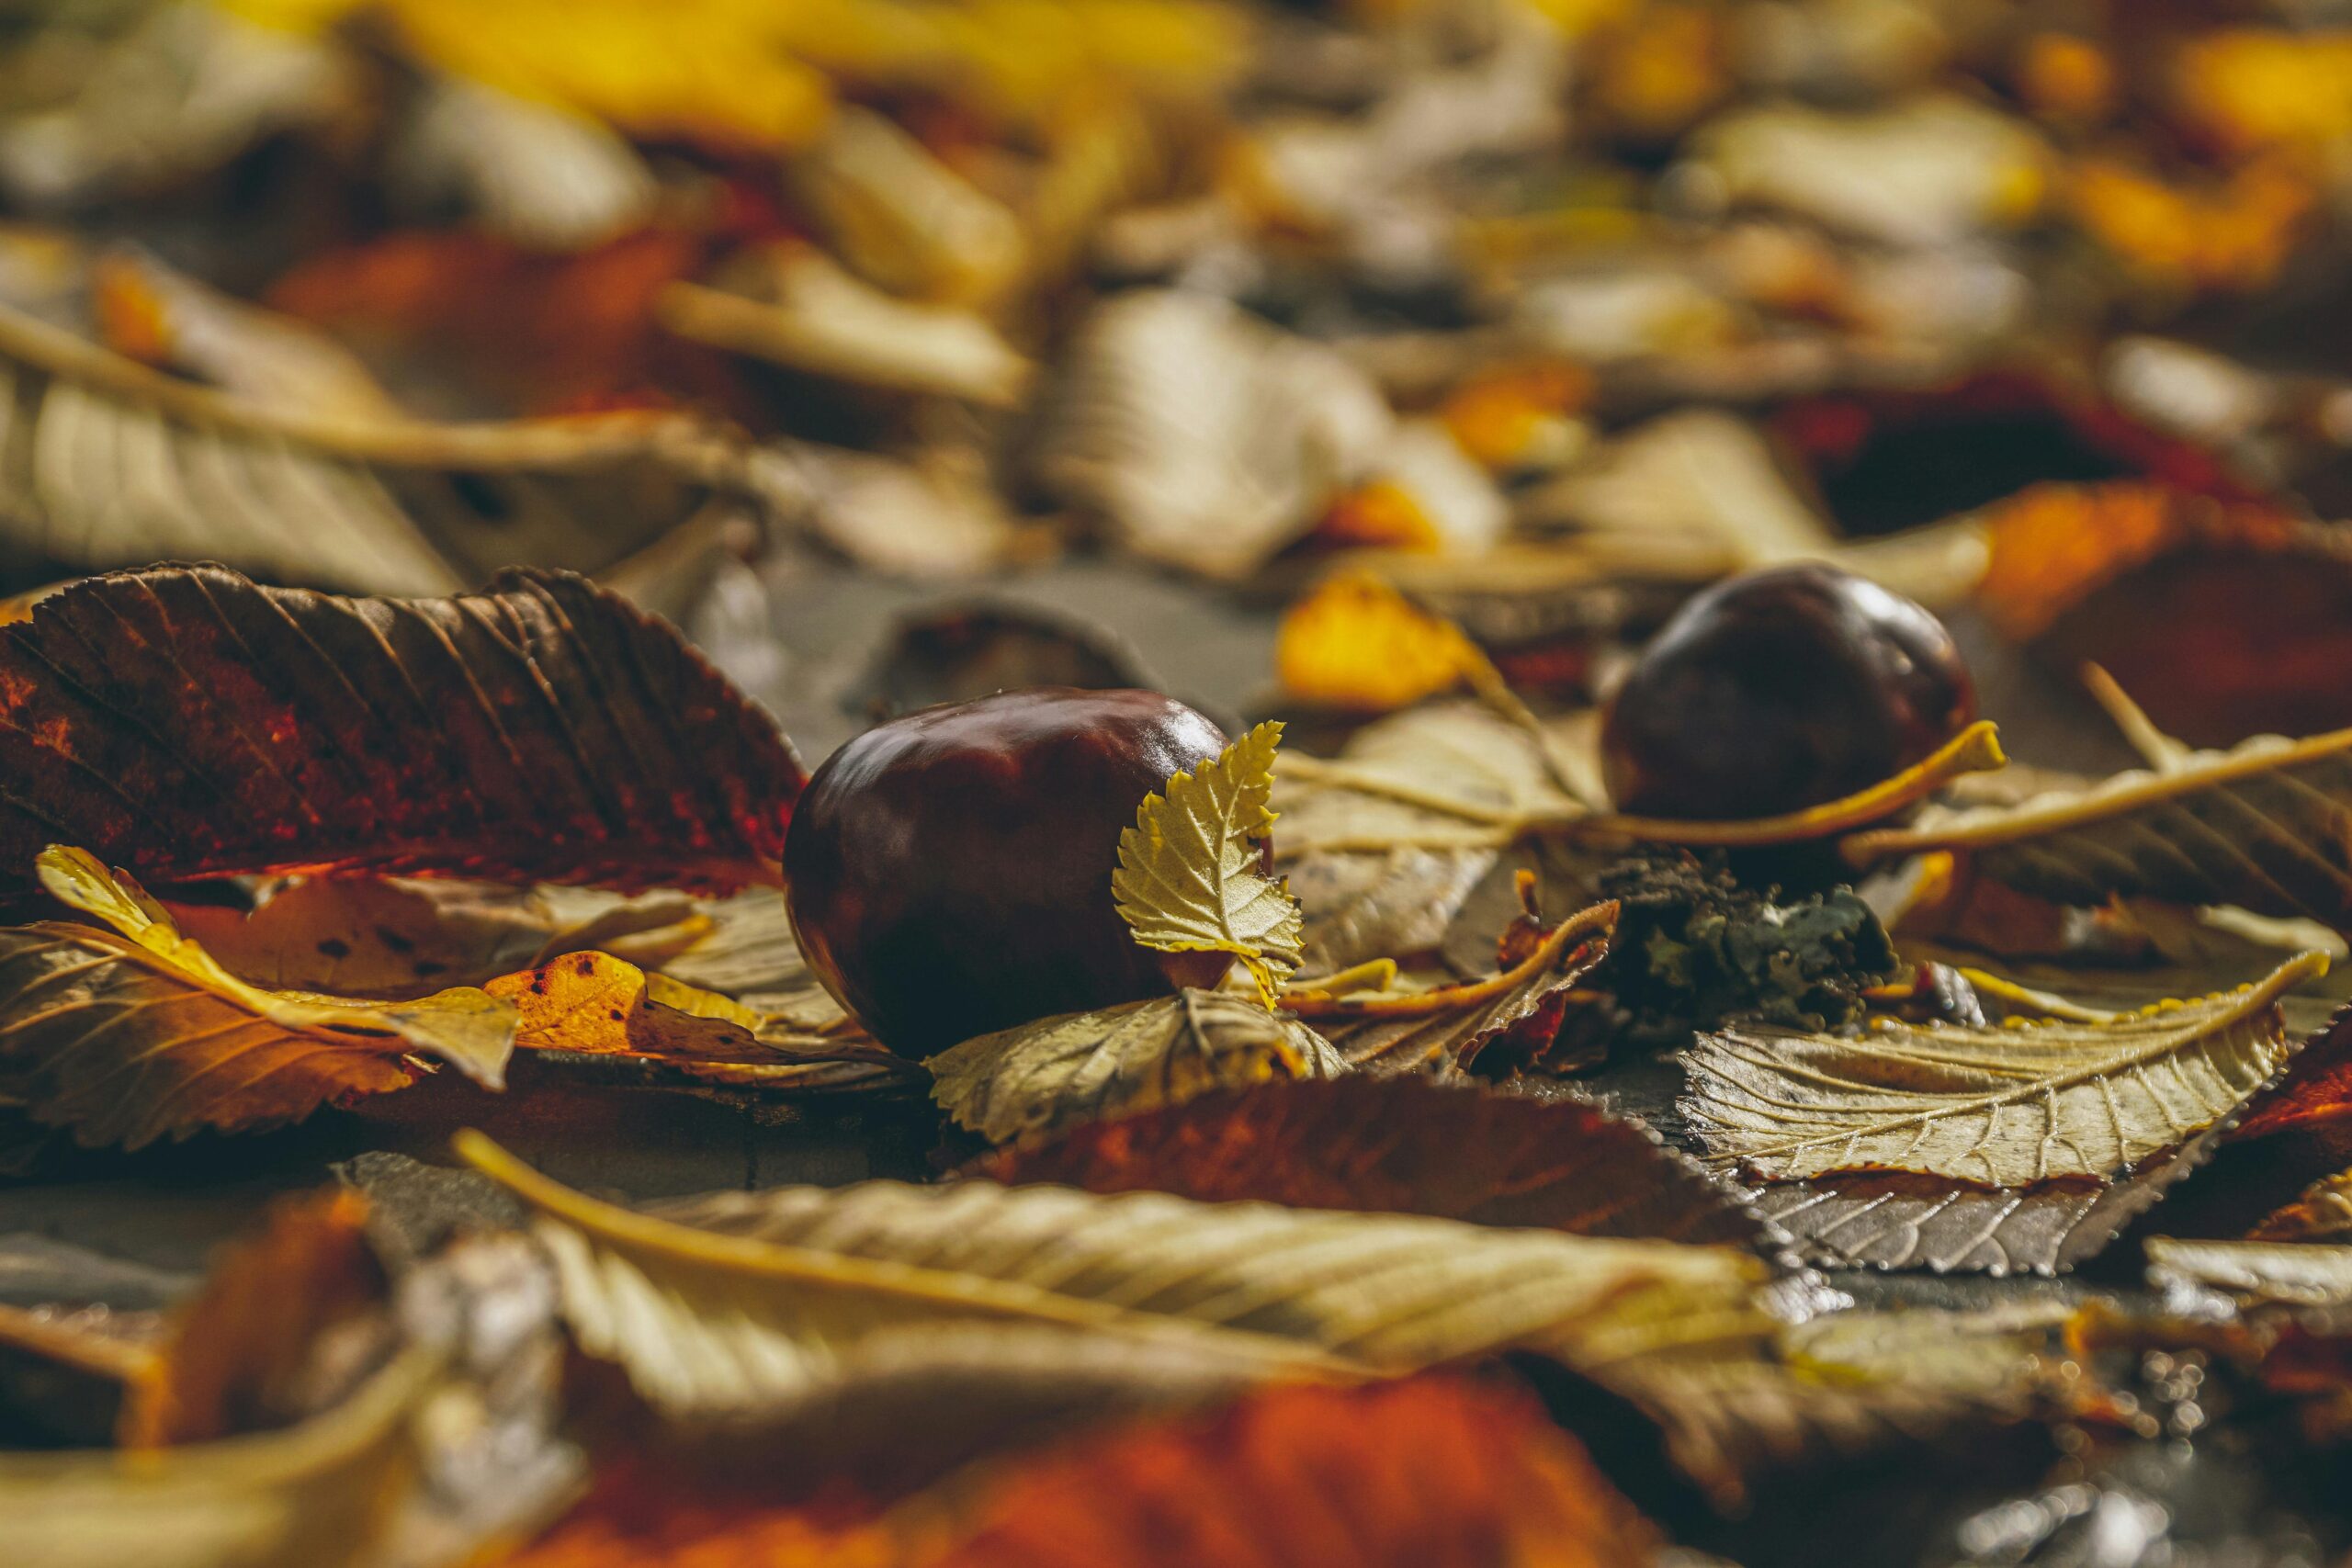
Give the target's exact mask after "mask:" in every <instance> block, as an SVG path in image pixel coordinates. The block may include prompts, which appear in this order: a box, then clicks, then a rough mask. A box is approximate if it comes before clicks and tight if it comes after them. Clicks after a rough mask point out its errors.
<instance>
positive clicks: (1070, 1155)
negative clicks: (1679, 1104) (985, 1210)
mask: <svg viewBox="0 0 2352 1568" xmlns="http://www.w3.org/2000/svg"><path fill="white" fill-rule="evenodd" d="M970 1170H971V1173H972V1174H974V1175H979V1176H987V1177H989V1178H990V1179H994V1180H998V1181H1004V1182H1010V1183H1013V1184H1016V1185H1017V1184H1020V1183H1024V1182H1051V1183H1056V1184H1058V1185H1061V1186H1066V1187H1082V1188H1084V1189H1086V1190H1088V1191H1090V1192H1131V1191H1137V1190H1149V1191H1157V1192H1172V1193H1174V1194H1176V1195H1177V1196H1178V1197H1182V1198H1191V1199H1194V1200H1196V1201H1201V1202H1204V1203H1230V1202H1236V1201H1244V1200H1250V1201H1261V1202H1270V1203H1286V1204H1289V1205H1291V1206H1292V1207H1294V1208H1301V1209H1354V1210H1362V1211H1366V1212H1370V1213H1408V1214H1435V1215H1438V1216H1441V1217H1442V1218H1446V1219H1453V1220H1466V1221H1468V1222H1470V1223H1471V1224H1483V1225H1503V1226H1511V1227H1524V1226H1541V1227H1544V1228H1545V1229H1550V1230H1562V1231H1568V1232H1570V1233H1572V1234H1575V1235H1615V1236H1646V1237H1652V1238H1655V1239H1657V1240H1662V1241H1679V1242H1685V1243H1689V1244H1692V1245H1701V1246H1708V1245H1713V1246H1725V1247H1746V1248H1747V1249H1748V1250H1750V1251H1754V1252H1758V1253H1770V1251H1772V1250H1775V1249H1776V1248H1777V1247H1779V1246H1780V1245H1781V1241H1782V1238H1781V1237H1780V1235H1779V1233H1777V1232H1776V1231H1775V1230H1774V1229H1773V1228H1772V1227H1771V1226H1770V1224H1767V1223H1765V1222H1764V1221H1762V1220H1761V1219H1760V1218H1759V1217H1758V1215H1757V1214H1756V1213H1755V1212H1754V1211H1753V1210H1752V1209H1750V1208H1749V1207H1747V1204H1746V1203H1745V1202H1744V1201H1741V1199H1740V1197H1739V1195H1738V1194H1737V1192H1736V1190H1733V1189H1731V1188H1729V1187H1727V1186H1725V1185H1724V1184H1723V1183H1721V1182H1720V1181H1718V1180H1717V1179H1715V1178H1713V1177H1712V1176H1710V1175H1708V1174H1707V1173H1706V1172H1705V1171H1704V1170H1703V1169H1702V1168H1700V1167H1699V1166H1698V1164H1697V1163H1696V1162H1695V1161H1692V1160H1691V1158H1690V1157H1689V1156H1685V1155H1682V1154H1680V1153H1679V1152H1678V1151H1676V1150H1674V1149H1672V1148H1670V1147H1668V1145H1666V1144H1664V1143H1663V1142H1661V1141H1660V1140H1659V1138H1658V1136H1657V1134H1655V1133H1653V1132H1651V1131H1650V1130H1649V1129H1648V1128H1647V1127H1645V1126H1644V1125H1643V1124H1642V1123H1641V1122H1636V1121H1632V1120H1630V1119H1628V1118H1624V1117H1621V1116H1615V1115H1612V1114H1611V1113H1610V1112H1608V1111H1604V1110H1603V1109H1601V1108H1600V1106H1598V1105H1593V1104H1590V1103H1588V1102H1586V1101H1583V1100H1567V1099H1552V1098H1544V1099H1538V1098H1536V1097H1534V1096H1532V1095H1526V1094H1500V1093H1497V1092H1495V1091H1494V1090H1492V1089H1486V1088H1484V1087H1481V1086H1477V1085H1471V1084H1441V1083H1436V1082H1432V1081H1431V1080H1430V1079H1428V1078H1423V1077H1391V1078H1370V1077H1344V1078H1340V1079H1338V1080H1336V1081H1333V1082H1330V1083H1279V1082H1277V1083H1265V1084H1256V1085H1252V1086H1250V1087H1247V1088H1238V1089H1224V1090H1220V1091H1218V1092H1216V1093H1214V1094H1206V1095H1203V1096H1201V1097H1200V1098H1199V1099H1197V1100H1191V1101H1188V1102H1187V1103H1185V1104H1182V1105H1170V1106H1164V1107H1161V1108H1160V1109H1158V1110H1155V1111H1148V1112H1146V1113H1144V1114H1142V1115H1138V1116H1131V1117H1128V1118H1126V1119H1125V1120H1123V1121H1119V1122H1105V1123H1096V1124H1093V1125H1088V1126H1080V1127H1075V1128H1072V1129H1070V1130H1069V1132H1067V1133H1065V1134H1063V1135H1062V1136H1060V1137H1059V1138H1057V1139H1056V1140H1054V1141H1053V1142H1051V1143H1048V1144H1045V1145H1041V1146H1039V1147H1035V1148H1026V1149H1005V1150H1001V1151H999V1152H998V1153H996V1154H993V1155H990V1156H987V1157H986V1158H984V1159H982V1160H980V1161H978V1163H977V1164H975V1165H974V1166H972V1167H971V1168H970Z"/></svg>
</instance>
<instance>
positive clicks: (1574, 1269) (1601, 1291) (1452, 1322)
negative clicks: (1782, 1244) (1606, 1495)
mask: <svg viewBox="0 0 2352 1568" xmlns="http://www.w3.org/2000/svg"><path fill="white" fill-rule="evenodd" d="M459 1147H460V1150H461V1152H462V1153H463V1154H464V1155H465V1156H466V1157H467V1158H468V1159H469V1160H470V1161H472V1162H473V1163H474V1164H475V1166H476V1167H477V1168H480V1169H481V1170H483V1171H485V1172H486V1173H487V1174H489V1175H491V1176H492V1177H493V1178H494V1179H497V1180H499V1181H500V1182H502V1183H503V1184H504V1185H506V1186H507V1187H509V1188H510V1189H511V1190H514V1191H515V1193H516V1194H517V1195H518V1196H520V1197H522V1198H523V1199H524V1201H526V1202H527V1203H529V1204H530V1205H531V1206H532V1207H533V1208H534V1209H535V1210H536V1211H537V1214H538V1227H537V1228H538V1232H539V1235H541V1237H542V1239H544V1240H545V1241H546V1243H547V1244H548V1247H550V1248H551V1249H552V1250H553V1251H554V1253H555V1255H556V1257H557V1259H558V1262H559V1264H560V1268H561V1269H562V1272H563V1278H564V1298H565V1303H566V1312H567V1314H568V1315H569V1316H570V1319H571V1324H572V1327H573V1331H574V1333H575V1335H576V1336H577V1337H578V1338H579V1340H580V1343H581V1345H582V1348H585V1349H587V1350H588V1351H589V1352H590V1353H591V1354H594V1355H596V1356H599V1357H603V1358H605V1359H614V1360H617V1361H619V1362H621V1363H622V1364H623V1365H624V1366H625V1367H626V1368H628V1371H629V1375H630V1378H631V1380H632V1382H634V1383H635V1384H636V1386H637V1388H638V1389H639V1392H640V1393H643V1394H644V1395H645V1396H646V1397H647V1398H648V1399H649V1400H650V1401H651V1402H652V1403H653V1404H655V1405H657V1406H658V1407H659V1408H661V1409H662V1410H663V1411H664V1412H666V1413H668V1414H670V1415H672V1416H679V1417H693V1416H715V1415H722V1414H727V1413H730V1412H731V1413H734V1414H736V1415H739V1416H752V1415H771V1416H776V1415H783V1414H786V1413H788V1412H789V1411H790V1410H791V1409H792V1408H793V1407H794V1406H795V1405H796V1404H806V1402H807V1401H808V1400H809V1399H811V1398H814V1397H820V1396H822V1395H823V1394H824V1393H825V1391H826V1390H827V1389H828V1388H838V1387H840V1386H841V1385H842V1382H844V1381H845V1380H847V1379H850V1378H852V1377H854V1375H855V1374H856V1373H857V1372H858V1371H859V1370H860V1363H861V1361H862V1359H864V1358H865V1357H866V1356H868V1355H870V1354H872V1353H875V1352H876V1349H877V1348H888V1346H889V1345H890V1344H891V1343H892V1342H893V1341H894V1340H897V1341H899V1342H903V1341H904V1339H905V1337H907V1336H908V1335H910V1334H922V1333H938V1332H942V1331H944V1330H948V1329H956V1328H966V1327H970V1326H972V1325H978V1324H997V1325H1007V1326H1012V1327H1023V1328H1027V1329H1032V1330H1034V1329H1037V1328H1047V1327H1053V1328H1059V1329H1062V1330H1065V1331H1067V1332H1069V1333H1071V1334H1073V1335H1077V1336H1080V1337H1085V1338H1091V1339H1098V1340H1099V1339H1101V1338H1103V1337H1109V1338H1111V1339H1114V1340H1116V1341H1118V1342H1120V1343H1122V1344H1124V1345H1129V1346H1137V1347H1143V1348H1153V1349H1156V1350H1158V1351H1159V1352H1165V1353H1168V1354H1179V1355H1182V1356H1184V1357H1187V1358H1190V1359H1192V1361H1193V1364H1194V1365H1196V1366H1197V1367H1200V1368H1203V1369H1205V1370H1212V1371H1216V1372H1218V1373H1219V1375H1221V1376H1223V1377H1225V1378H1227V1379H1228V1380H1230V1381H1236V1382H1238V1381H1253V1380H1262V1379H1267V1378H1274V1377H1319V1378H1325V1379H1342V1380H1355V1379H1361V1378H1365V1377H1372V1376H1378V1375H1381V1374H1384V1373H1385V1374H1396V1373H1401V1372H1408V1371H1417V1370H1419V1369H1421V1368H1424V1367H1428V1366H1431V1365H1434V1364H1437V1363H1439V1362H1442V1361H1451V1360H1456V1359H1465V1358H1471V1357H1476V1356H1479V1355H1484V1354H1488V1353H1492V1352H1495V1351H1498V1350H1503V1349H1513V1348H1516V1349H1526V1350H1531V1351H1534V1352H1537V1353H1539V1354H1543V1355H1545V1356H1549V1357H1552V1358H1555V1359H1559V1360H1561V1361H1563V1362H1565V1363H1566V1364H1567V1365H1569V1366H1571V1367H1573V1368H1576V1369H1577V1370H1579V1371H1584V1372H1586V1373H1588V1374H1589V1375H1593V1376H1597V1377H1600V1378H1602V1379H1604V1380H1605V1379H1606V1378H1607V1377H1608V1375H1609V1374H1610V1370H1611V1368H1613V1367H1616V1366H1618V1365H1620V1364H1623V1363H1630V1362H1633V1361H1635V1360H1638V1359H1643V1358H1645V1357H1648V1356H1653V1355H1662V1354H1666V1353H1668V1351H1669V1350H1670V1351H1672V1352H1675V1353H1693V1354H1695V1353H1704V1352H1713V1353H1718V1354H1727V1355H1734V1356H1736V1355H1743V1354H1753V1353H1755V1351H1756V1349H1757V1348H1758V1346H1759V1344H1760V1343H1761V1339H1762V1337H1763V1336H1764V1335H1765V1334H1766V1332H1767V1330H1768V1328H1769V1321H1770V1320H1769V1319H1767V1318H1766V1317H1765V1316H1764V1315H1763V1314H1762V1313H1761V1311H1760V1310H1759V1308H1758V1302H1757V1298H1756V1292H1758V1288H1759V1287H1760V1286H1761V1285H1762V1284H1763V1282H1764V1281H1765V1280H1766V1279H1767V1278H1768V1277H1769V1274H1770V1269H1768V1268H1767V1266H1766V1265H1765V1264H1764V1263H1763V1262H1762V1261H1761V1260H1760V1259H1758V1258H1753V1257H1751V1256H1749V1255H1747V1254H1745V1253H1741V1252H1736V1251H1734V1250H1731V1249H1728V1248H1721V1247H1679V1246H1676V1245H1674V1244H1671V1243H1666V1242H1642V1241H1620V1240H1604V1239H1598V1238H1593V1237H1586V1236H1572V1235H1559V1234H1557V1233H1555V1232H1549V1231H1532V1230H1496V1229H1491V1228H1487V1227H1484V1226H1476V1225H1464V1224H1456V1223H1454V1222H1452V1221H1447V1220H1438V1219H1428V1218H1423V1217H1420V1216H1418V1215H1413V1216H1404V1215H1376V1216H1375V1215H1364V1214H1340V1213H1322V1212H1317V1211H1309V1210H1298V1209H1285V1208H1280V1207H1276V1206H1274V1205H1272V1204H1261V1203H1245V1204H1202V1203H1193V1202H1188V1201H1184V1200H1182V1199H1179V1198H1170V1197H1166V1196H1163V1195H1160V1194H1158V1193H1127V1194H1123V1195H1120V1196H1116V1197H1108V1198H1106V1197H1098V1196H1095V1195H1093V1194H1091V1193H1083V1192H1077V1191H1073V1190H1068V1189H1062V1188H1045V1187H1025V1188H1006V1187H1001V1186H998V1185H997V1184H995V1183H993V1182H963V1183H959V1184H956V1185H954V1186H950V1187H908V1186H903V1185H899V1184H898V1183H893V1182H866V1183H863V1184H861V1185H858V1186H854V1187H848V1188H841V1189H833V1190H824V1189H816V1188H779V1189H775V1190H768V1191H764V1192H761V1193H756V1194H743V1193H718V1194H712V1195H710V1196H708V1197H706V1198H699V1199H692V1200H685V1201H679V1202H674V1203H671V1204H667V1205H664V1206H662V1208H661V1209H660V1210H658V1211H656V1212H654V1213H630V1212H628V1211H626V1210H621V1209H616V1208H612V1207H610V1206H608V1205H605V1204H602V1203H598V1202H596V1201H594V1200H591V1199H588V1198H585V1197H583V1196H582V1195H580V1194H578V1193H575V1192H571V1191H569V1190H565V1189H563V1188H561V1187H559V1186H557V1185H556V1184H555V1183H553V1182H550V1181H548V1180H547V1179H544V1178H542V1177H539V1176H537V1175H536V1174H535V1173H533V1172H531V1171H529V1170H528V1169H526V1168H524V1167H522V1166H521V1165H520V1164H519V1163H518V1162H516V1161H515V1160H514V1159H513V1158H512V1156H507V1155H506V1154H504V1153H503V1151H501V1150H499V1149H498V1148H497V1147H496V1146H495V1145H492V1144H490V1143H489V1141H488V1140H486V1139H484V1138H481V1136H480V1135H478V1134H464V1135H463V1136H461V1139H460V1143H459ZM1310 1258H1312V1259H1314V1260H1315V1263H1314V1265H1313V1266H1312V1267H1309V1266H1308V1260H1309V1259H1310ZM1198 1384H1199V1380H1197V1379H1195V1380H1193V1381H1192V1382H1190V1384H1189V1385H1188V1386H1193V1387H1197V1386H1198Z"/></svg>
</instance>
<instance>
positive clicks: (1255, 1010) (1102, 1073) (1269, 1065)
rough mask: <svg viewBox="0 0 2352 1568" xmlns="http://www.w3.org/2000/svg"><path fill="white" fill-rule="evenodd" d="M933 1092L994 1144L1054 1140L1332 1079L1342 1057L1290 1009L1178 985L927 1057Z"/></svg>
mask: <svg viewBox="0 0 2352 1568" xmlns="http://www.w3.org/2000/svg"><path fill="white" fill-rule="evenodd" d="M928 1065H929V1066H930V1067H931V1072H932V1077H933V1086H932V1091H931V1092H932V1098H933V1100H937V1101H938V1102H939V1104H940V1106H941V1107H942V1108H943V1109H944V1110H945V1111H946V1112H947V1113H948V1114H949V1115H951V1116H953V1117H954V1118H956V1121H957V1122H960V1123H961V1124H962V1125H964V1126H966V1127H968V1128H970V1129H971V1130H972V1131H973V1132H976V1133H978V1134H980V1135H981V1136H982V1137H984V1138H986V1139H988V1140H989V1142H990V1143H995V1144H1006V1143H1012V1142H1015V1141H1016V1140H1023V1139H1035V1138H1045V1137H1050V1136H1052V1135H1054V1134H1057V1133H1061V1132H1066V1131H1068V1130H1069V1128H1071V1127H1074V1126H1077V1125H1078V1124H1080V1122H1106V1121H1110V1120H1112V1119H1113V1118H1114V1117H1120V1116H1133V1115H1135V1114H1136V1113H1137V1112H1139V1111H1154V1110H1158V1109H1159V1107H1161V1106H1163V1105H1174V1104H1176V1103H1177V1102H1178V1101H1180V1100H1190V1099H1192V1098H1193V1096H1194V1095H1197V1094H1205V1093H1207V1092H1208V1091H1209V1090H1211V1089H1236V1088H1238V1087H1240V1086H1242V1085H1244V1084H1253V1083H1264V1082H1266V1081H1268V1080H1269V1079H1273V1078H1328V1077H1337V1076H1338V1075H1339V1074H1340V1073H1343V1072H1345V1071H1347V1063H1346V1062H1344V1061H1342V1060H1341V1059H1340V1055H1339V1054H1338V1053H1337V1052H1335V1051H1334V1050H1332V1049H1331V1047H1330V1045H1329V1043H1327V1042H1326V1041H1325V1040H1324V1039H1323V1037H1322V1036H1321V1035H1319V1034H1317V1033H1316V1032H1315V1031H1314V1030H1312V1029H1309V1028H1308V1027H1307V1026H1306V1024H1304V1023H1301V1022H1300V1021H1298V1020H1297V1019H1295V1018H1293V1017H1291V1016H1289V1015H1288V1014H1286V1013H1280V1012H1269V1011H1268V1010H1266V1009H1265V1008H1263V1007H1261V1006H1260V1005H1259V1004H1258V1003H1257V1002H1256V1001H1254V1000H1251V999H1250V998H1246V997H1237V996H1234V995H1231V994H1229V993H1227V992H1223V991H1195V990H1186V991H1181V992H1179V993H1178V994H1176V995H1175V996H1172V997H1155V998H1152V999H1150V1000H1148V1001H1141V1002H1128V1003H1126V1004H1125V1005H1123V1006H1120V1007H1114V1008H1104V1009H1103V1010H1101V1011H1099V1012H1081V1013H1066V1014H1063V1015H1062V1016H1060V1017H1057V1018H1046V1019H1039V1020H1038V1021H1035V1023H1024V1024H1022V1025H1020V1026H1019V1027H1018V1028H1014V1029H1007V1030H1002V1031H1000V1032H997V1033H994V1034H983V1035H981V1036H980V1037H979V1038H978V1039H977V1040H967V1041H966V1042H964V1043H962V1044H960V1045H956V1046H954V1047H951V1048H950V1049H948V1050H945V1051H943V1052H941V1053H940V1054H939V1055H936V1056H933V1057H932V1058H931V1061H930V1063H929V1064H928Z"/></svg>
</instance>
